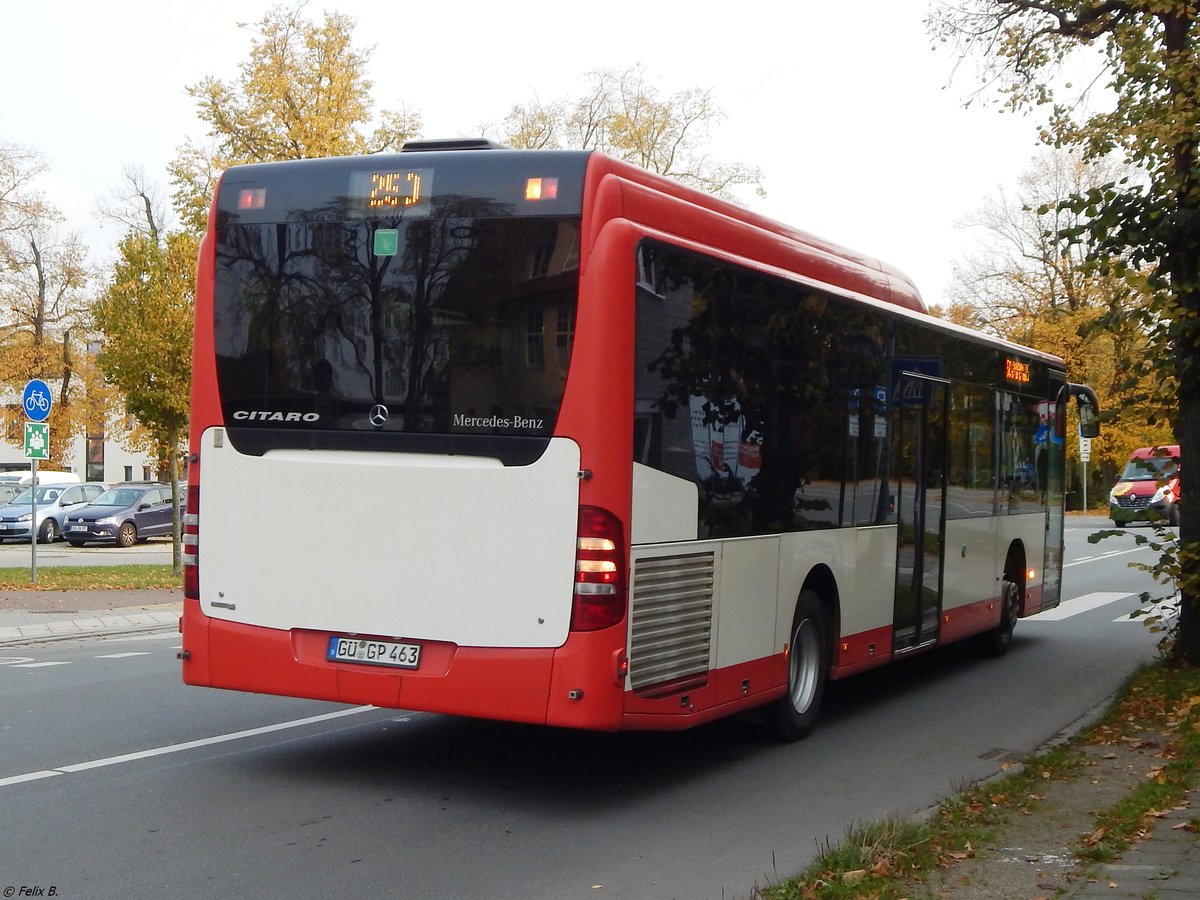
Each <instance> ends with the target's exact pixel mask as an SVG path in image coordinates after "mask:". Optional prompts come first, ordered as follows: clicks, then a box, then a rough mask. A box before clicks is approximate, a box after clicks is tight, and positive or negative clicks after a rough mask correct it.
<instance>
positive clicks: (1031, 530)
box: [996, 509, 1046, 616]
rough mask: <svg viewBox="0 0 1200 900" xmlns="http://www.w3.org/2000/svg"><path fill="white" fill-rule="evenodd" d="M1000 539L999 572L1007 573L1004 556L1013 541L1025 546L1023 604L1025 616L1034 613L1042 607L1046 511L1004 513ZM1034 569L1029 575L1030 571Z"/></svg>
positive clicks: (1001, 518) (1001, 519)
mask: <svg viewBox="0 0 1200 900" xmlns="http://www.w3.org/2000/svg"><path fill="white" fill-rule="evenodd" d="M997 521H998V522H999V523H1000V534H1001V538H1002V539H1001V540H999V541H997V542H996V551H997V554H998V555H997V559H996V575H997V576H1001V575H1003V574H1004V556H1005V553H1006V552H1007V549H1008V547H1009V545H1010V544H1012V543H1014V542H1015V543H1019V544H1021V545H1022V546H1023V547H1024V548H1025V568H1026V570H1027V573H1026V579H1027V580H1026V582H1025V603H1024V604H1023V605H1022V606H1021V615H1022V616H1032V615H1034V614H1035V613H1038V612H1041V610H1042V579H1043V576H1044V574H1045V573H1044V572H1043V571H1042V565H1043V564H1044V562H1045V559H1046V513H1045V511H1044V510H1042V509H1037V511H1036V512H1029V513H1025V512H1020V513H1016V514H1013V515H1008V516H1001V517H1000V518H999V519H997ZM1029 571H1032V572H1033V576H1032V577H1030V576H1029V575H1028V572H1029Z"/></svg>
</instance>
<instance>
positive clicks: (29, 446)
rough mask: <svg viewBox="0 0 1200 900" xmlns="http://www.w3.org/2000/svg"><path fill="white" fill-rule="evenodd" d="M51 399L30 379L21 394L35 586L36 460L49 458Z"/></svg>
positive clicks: (47, 391)
mask: <svg viewBox="0 0 1200 900" xmlns="http://www.w3.org/2000/svg"><path fill="white" fill-rule="evenodd" d="M53 405H54V396H53V395H52V394H51V393H50V386H49V385H48V384H46V382H44V381H42V380H41V379H40V378H31V379H30V380H29V382H28V383H27V384H26V385H25V390H24V391H23V392H22V393H21V406H23V407H24V408H25V416H26V417H27V418H28V419H29V421H28V422H26V423H25V458H26V459H28V460H29V474H30V476H31V478H32V481H31V483H30V485H29V507H30V509H29V512H30V515H29V579H30V581H31V582H32V583H33V584H37V539H38V535H37V533H38V527H37V494H38V491H37V489H38V477H37V471H38V460H39V459H49V458H50V426H49V425H47V424H45V422H46V419H47V418H49V416H50V407H52V406H53Z"/></svg>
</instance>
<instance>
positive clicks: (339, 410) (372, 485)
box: [181, 150, 628, 728]
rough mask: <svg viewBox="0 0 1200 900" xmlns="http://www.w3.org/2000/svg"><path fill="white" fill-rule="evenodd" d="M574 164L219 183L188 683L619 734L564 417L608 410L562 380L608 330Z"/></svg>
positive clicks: (586, 513) (587, 390)
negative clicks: (588, 307)
mask: <svg viewBox="0 0 1200 900" xmlns="http://www.w3.org/2000/svg"><path fill="white" fill-rule="evenodd" d="M588 159H589V155H588V154H586V153H576V152H564V153H539V154H527V153H520V152H515V151H505V150H486V151H484V150H459V151H449V152H448V151H440V152H435V151H420V150H418V151H416V152H405V153H401V154H394V155H390V156H379V157H356V158H345V159H327V160H305V161H297V162H289V163H278V164H264V165H255V166H245V167H237V168H233V169H230V170H229V171H228V172H226V173H225V175H224V176H223V177H222V179H221V182H220V184H219V187H218V190H217V194H216V198H215V201H214V205H213V212H212V217H211V221H210V225H209V230H208V233H207V237H206V239H205V241H204V244H203V247H202V250H201V258H200V267H199V280H198V292H197V304H196V331H195V350H194V367H193V379H194V381H193V384H194V386H193V400H192V422H191V447H190V450H191V459H190V463H191V464H190V468H189V490H188V514H187V516H186V519H185V536H184V541H185V551H186V552H187V556H186V559H185V563H186V569H185V572H186V577H185V603H184V621H183V632H184V650H183V653H182V654H181V655H182V657H183V659H184V664H183V673H184V680H185V681H186V682H188V683H190V684H198V685H210V686H213V687H220V688H228V689H234V690H246V691H256V692H265V693H276V694H283V695H290V696H299V697H310V698H318V699H326V700H333V701H340V702H345V703H370V704H374V705H378V706H385V707H402V708H409V709H419V710H430V711H436V712H446V713H454V714H462V715H476V716H485V717H494V718H505V719H511V720H515V721H528V722H550V723H552V724H570V725H579V726H583V727H598V728H615V727H617V726H618V725H619V721H620V703H621V680H620V678H619V677H618V667H619V664H620V660H619V659H617V658H616V657H617V655H619V648H620V647H621V646H622V644H623V637H624V631H623V627H621V626H622V623H623V621H624V613H625V595H624V584H623V575H622V572H623V569H624V566H625V555H626V552H627V549H626V545H625V541H624V535H623V526H622V524H621V523H622V519H623V518H625V517H627V511H622V510H619V509H618V510H617V511H616V512H614V511H612V510H610V509H605V508H601V507H597V506H590V505H582V506H581V502H582V503H585V504H586V503H588V502H589V500H588V497H587V496H584V495H586V493H587V491H588V490H589V486H588V484H587V481H588V478H589V476H590V474H591V473H590V472H588V471H584V469H585V468H586V463H585V462H583V461H582V459H581V457H582V455H583V451H582V450H581V446H580V442H579V440H578V431H577V430H576V429H573V428H572V427H571V426H570V422H571V421H580V420H583V419H586V418H588V416H589V410H590V409H591V408H592V407H594V406H595V405H596V404H597V403H598V402H601V401H602V400H603V398H602V397H598V396H597V393H596V392H597V391H598V390H602V388H601V387H600V386H598V385H595V384H588V383H586V379H584V378H581V377H580V376H579V374H578V373H575V374H574V375H572V374H571V371H570V364H571V361H572V354H573V351H574V349H575V348H576V346H577V343H578V342H579V339H577V337H576V331H577V328H578V330H579V332H580V334H583V333H584V332H585V330H586V329H587V328H592V329H593V333H595V332H596V331H598V330H601V329H602V328H603V323H602V322H601V321H599V319H598V318H597V317H598V316H600V315H602V313H601V312H600V311H598V310H592V311H590V312H588V313H587V314H586V315H584V314H583V313H582V312H581V311H580V310H579V309H578V295H579V273H580V267H581V260H580V256H581V247H580V244H581V241H580V230H581V228H580V226H581V210H582V203H583V192H584V180H585V170H586V166H587V162H588ZM585 320H587V322H590V323H591V324H587V323H586V322H585ZM625 419H628V416H626V417H625ZM595 430H596V429H595V428H594V427H593V431H595ZM599 433H600V434H602V435H603V434H605V431H604V429H602V428H601V429H599ZM618 434H620V435H621V436H622V438H623V432H621V431H620V430H618V432H617V433H614V434H613V435H612V440H614V441H616V440H618ZM603 440H605V439H604V438H601V441H602V442H603ZM622 455H623V456H625V457H627V455H628V453H627V447H626V448H624V452H623V453H622ZM591 490H593V491H595V490H596V489H595V487H594V486H592V487H591ZM606 490H607V491H608V492H609V496H610V497H620V496H626V497H627V496H628V486H627V485H625V486H624V487H622V486H620V485H617V486H616V487H612V486H611V484H610V487H609V488H607V489H606ZM622 492H624V493H622ZM614 503H616V504H617V505H619V501H614ZM609 505H613V504H611V503H610V504H609ZM585 693H587V694H588V699H589V702H588V703H586V704H583V703H581V702H580V700H581V699H582V697H583V695H584V694H585Z"/></svg>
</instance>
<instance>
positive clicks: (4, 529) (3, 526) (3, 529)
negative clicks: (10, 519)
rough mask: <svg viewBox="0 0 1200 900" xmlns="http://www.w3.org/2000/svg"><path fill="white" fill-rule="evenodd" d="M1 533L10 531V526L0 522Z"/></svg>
mask: <svg viewBox="0 0 1200 900" xmlns="http://www.w3.org/2000/svg"><path fill="white" fill-rule="evenodd" d="M0 531H8V526H7V525H5V524H4V523H3V522H0Z"/></svg>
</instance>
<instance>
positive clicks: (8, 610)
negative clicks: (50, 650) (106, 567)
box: [0, 590, 183, 647]
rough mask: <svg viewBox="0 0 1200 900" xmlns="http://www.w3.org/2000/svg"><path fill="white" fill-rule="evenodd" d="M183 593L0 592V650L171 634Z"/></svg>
mask: <svg viewBox="0 0 1200 900" xmlns="http://www.w3.org/2000/svg"><path fill="white" fill-rule="evenodd" d="M182 603H183V593H182V591H179V590H142V591H109V590H96V591H12V590H2V591H0V647H7V646H16V645H21V644H40V643H44V642H46V641H61V640H68V639H71V638H81V637H88V636H92V635H115V634H132V633H136V632H140V631H173V630H175V629H177V628H178V627H179V615H180V612H181V608H182Z"/></svg>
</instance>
